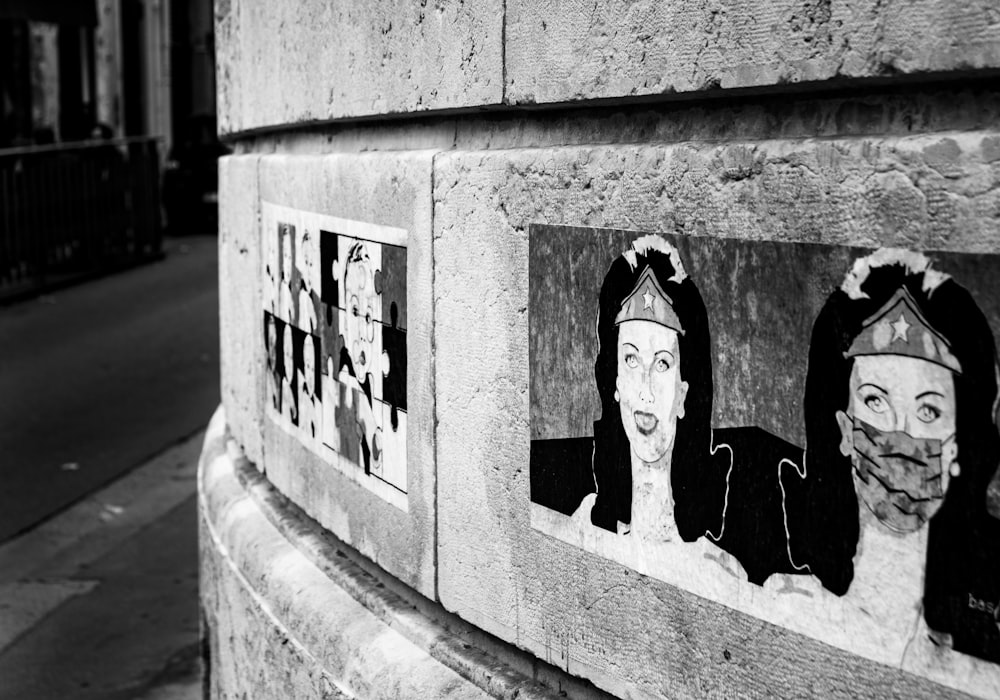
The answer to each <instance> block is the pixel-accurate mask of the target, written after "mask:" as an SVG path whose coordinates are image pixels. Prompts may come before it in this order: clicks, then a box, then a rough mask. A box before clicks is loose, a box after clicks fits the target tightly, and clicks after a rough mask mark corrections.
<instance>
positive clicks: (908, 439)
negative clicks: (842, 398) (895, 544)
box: [838, 355, 958, 532]
mask: <svg viewBox="0 0 1000 700" xmlns="http://www.w3.org/2000/svg"><path fill="white" fill-rule="evenodd" d="M955 413H956V405H955V381H954V375H953V374H952V372H951V370H949V369H947V368H945V367H942V366H941V365H938V364H936V363H933V362H929V361H927V360H922V359H920V358H917V357H907V356H902V355H867V356H860V357H855V358H854V368H853V369H852V370H851V379H850V402H849V404H848V412H847V415H846V416H844V415H843V414H839V415H838V421H839V422H840V428H841V438H842V442H841V451H842V452H843V454H844V455H845V456H850V457H852V459H853V463H854V469H855V477H856V481H855V483H856V486H857V488H858V492H859V494H860V495H861V497H862V499H863V500H864V501H865V503H866V504H867V505H868V507H869V508H870V509H871V510H872V512H873V513H874V514H875V515H876V517H878V519H879V520H880V521H882V522H883V523H884V524H885V525H887V526H888V527H890V528H892V529H893V530H896V531H898V532H911V531H913V530H916V529H917V528H919V527H920V526H921V525H923V524H924V522H926V521H927V520H929V519H930V518H931V516H933V515H934V513H936V512H937V510H938V508H939V507H940V506H941V504H942V503H943V499H944V494H945V492H946V491H947V490H948V480H949V476H950V470H951V468H952V464H953V463H955V462H956V460H957V457H958V448H957V446H956V444H955V439H954V438H955Z"/></svg>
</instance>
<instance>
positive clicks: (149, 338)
mask: <svg viewBox="0 0 1000 700" xmlns="http://www.w3.org/2000/svg"><path fill="white" fill-rule="evenodd" d="M217 244H218V241H217V239H216V237H215V236H208V237H193V238H184V239H179V240H172V241H167V243H166V245H165V248H166V252H167V258H166V259H165V260H164V261H162V262H157V263H153V264H149V265H145V266H143V267H139V268H136V269H133V270H130V271H128V272H124V273H121V274H118V275H114V276H111V277H107V278H104V279H100V280H96V281H92V282H88V283H86V284H83V285H79V286H77V287H72V288H69V289H65V290H61V291H59V292H57V293H55V294H53V295H51V296H48V297H43V298H42V299H39V300H34V301H27V302H22V303H19V304H16V305H13V306H9V307H6V308H0V391H3V395H4V396H6V397H7V401H6V402H5V403H4V405H3V406H2V407H0V454H2V455H3V458H2V460H0V470H2V472H0V473H2V475H3V485H4V488H3V489H0V699H2V700H6V699H7V698H10V699H12V700H13V699H19V700H20V699H22V698H31V699H32V700H46V699H47V698H52V699H56V698H81V699H84V700H88V699H90V698H93V699H94V700H97V699H101V700H117V699H122V700H124V699H125V698H137V699H140V700H189V699H191V700H193V699H194V698H199V697H201V652H200V643H199V638H200V637H199V629H198V624H199V613H198V556H197V499H196V496H195V492H196V486H195V474H196V467H197V458H198V454H199V452H200V448H201V433H202V431H203V430H204V428H205V426H206V425H207V424H208V421H209V418H210V417H211V415H212V413H213V411H214V410H215V408H216V407H217V405H218V402H219V367H218V363H219V353H218V337H219V336H218V310H217V309H218V285H217Z"/></svg>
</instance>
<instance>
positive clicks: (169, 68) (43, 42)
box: [0, 0, 223, 297]
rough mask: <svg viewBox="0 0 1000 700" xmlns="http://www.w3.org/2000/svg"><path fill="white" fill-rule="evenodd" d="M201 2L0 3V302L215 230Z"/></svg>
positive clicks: (211, 109) (210, 58) (215, 147)
mask: <svg viewBox="0 0 1000 700" xmlns="http://www.w3.org/2000/svg"><path fill="white" fill-rule="evenodd" d="M212 12H213V11H212V2H211V0H83V1H77V0H32V1H30V2H29V1H28V0H3V1H2V2H0V54H2V55H0V213H2V214H3V216H2V217H0V297H2V296H10V295H18V294H21V293H22V292H24V291H26V290H27V291H29V292H31V291H32V290H37V289H39V288H42V287H45V286H49V285H51V284H53V283H58V282H59V281H62V280H64V279H67V278H72V277H74V276H77V275H79V274H90V273H92V272H94V271H101V270H106V269H108V268H114V267H117V266H120V265H122V264H132V263H134V262H136V261H141V260H144V259H148V258H149V257H150V256H156V255H158V253H159V249H160V246H159V239H160V234H161V230H162V228H163V225H164V224H166V226H167V227H168V229H169V230H170V231H171V232H173V233H176V234H184V233H188V232H196V231H197V232H203V231H206V230H215V227H216V219H215V209H216V204H215V202H216V195H215V191H216V182H217V175H216V160H217V157H218V155H219V154H220V153H221V152H223V149H222V148H221V147H220V146H219V142H218V140H217V138H216V137H215V130H216V129H215V77H214V76H215V71H214V32H213V14H212Z"/></svg>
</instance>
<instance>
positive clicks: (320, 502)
mask: <svg viewBox="0 0 1000 700" xmlns="http://www.w3.org/2000/svg"><path fill="white" fill-rule="evenodd" d="M432 158H433V154H432V153H430V152H414V153H405V154H391V153H379V154H375V153H373V154H356V155H348V154H340V155H329V156H322V157H308V156H265V157H263V158H262V159H261V165H260V196H261V198H262V199H263V200H265V201H268V202H272V203H274V204H280V205H282V206H288V207H292V208H296V209H303V210H306V211H313V212H318V213H321V214H327V215H330V216H336V217H340V218H343V219H352V220H355V221H364V222H368V223H373V224H378V225H382V226H394V227H398V228H402V229H405V230H406V231H407V234H408V239H407V309H406V313H407V335H406V343H407V348H406V352H407V406H408V408H409V410H408V412H407V480H408V484H407V487H408V489H407V490H408V505H409V512H407V513H404V512H402V511H400V510H399V509H397V508H395V507H394V506H391V505H389V504H388V503H387V502H386V501H383V500H382V499H380V498H379V497H377V496H375V495H374V494H372V493H371V492H370V491H368V490H366V489H364V488H362V487H360V486H358V485H357V484H356V483H354V482H352V481H351V480H349V479H347V478H346V477H345V476H344V475H343V474H341V473H340V472H339V471H337V469H336V468H334V467H333V466H331V465H329V464H327V463H326V462H325V461H324V460H323V459H321V458H320V457H318V456H316V455H314V454H313V453H312V452H311V451H309V450H308V449H307V448H305V447H303V446H302V445H301V444H300V443H299V442H298V441H297V440H295V439H294V438H293V437H291V436H290V435H288V434H287V433H285V432H284V431H283V430H282V429H281V428H279V427H278V426H277V425H275V423H274V422H273V421H272V420H270V419H268V418H266V417H265V418H264V420H263V426H262V430H263V436H264V458H265V461H266V465H267V476H268V478H269V479H270V480H271V482H272V483H273V484H274V485H275V486H277V487H278V488H279V489H280V490H281V491H282V493H284V494H285V495H287V496H288V497H289V498H290V499H291V500H292V501H294V502H295V503H296V504H298V505H299V506H301V507H302V509H303V510H305V512H306V513H308V514H309V515H310V516H311V517H313V518H315V519H316V520H318V521H319V522H320V523H321V524H322V525H323V526H324V527H327V528H329V529H330V530H331V531H332V532H333V533H334V534H336V535H337V536H338V537H340V538H341V539H342V540H344V541H345V542H347V543H349V544H350V545H351V546H353V547H356V548H357V549H358V550H359V551H360V552H361V553H362V554H364V555H366V556H368V557H370V558H371V559H373V560H375V561H376V562H377V563H378V564H379V565H380V566H382V567H383V568H384V569H385V570H386V571H389V572H390V573H392V574H393V575H394V576H397V577H399V578H400V579H402V580H403V581H405V582H406V583H407V584H409V585H411V586H413V587H414V588H416V589H417V590H418V591H420V592H421V593H423V594H424V595H427V596H428V597H431V598H433V597H434V596H435V590H434V547H435V541H434V486H435V482H434V393H433V377H432V367H433V363H432V359H431V326H432V315H433V311H432V308H431V301H432V295H431V283H432V252H431V163H432ZM258 279H259V278H258ZM261 313H262V310H261V311H258V316H260V315H261ZM254 332H257V331H256V327H255V330H254ZM261 363H263V355H261Z"/></svg>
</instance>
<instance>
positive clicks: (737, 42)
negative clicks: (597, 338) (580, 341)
mask: <svg viewBox="0 0 1000 700" xmlns="http://www.w3.org/2000/svg"><path fill="white" fill-rule="evenodd" d="M216 34H217V42H218V50H217V66H218V67H217V71H218V79H219V94H218V98H219V99H218V110H219V130H220V132H221V133H223V134H234V133H238V132H241V131H247V130H253V129H260V128H266V127H281V126H283V125H287V124H304V123H309V122H316V121H325V120H339V119H350V118H355V117H365V116H375V115H385V114H400V113H420V112H428V111H438V110H447V109H456V108H474V107H489V106H503V105H522V104H538V105H545V104H553V103H564V102H570V103H572V102H578V101H583V100H594V99H609V98H633V97H658V96H664V95H675V94H688V95H692V96H693V95H695V94H696V93H698V92H699V91H705V90H716V89H718V88H722V89H728V88H761V87H763V88H768V89H776V90H781V91H784V90H785V89H786V88H784V87H782V86H785V85H788V84H792V83H815V84H822V83H836V82H838V81H843V80H848V79H862V80H871V79H875V80H879V81H883V82H899V81H901V80H903V79H912V78H915V77H921V76H924V77H930V76H934V75H954V74H956V73H959V72H961V73H967V74H975V73H977V72H979V73H984V72H986V71H996V70H998V69H1000V10H998V9H997V7H996V6H995V3H993V2H991V0H958V1H956V0H917V1H915V2H914V1H910V0H888V1H886V0H839V1H838V0H781V1H780V2H774V3H763V4H762V3H759V2H754V1H753V0H739V2H719V1H718V0H683V1H681V2H669V3H665V2H657V1H656V0H642V1H640V2H635V1H633V0H617V1H616V2H610V3H597V4H591V3H584V2H582V1H581V0H558V1H557V2H539V1H538V0H509V1H508V2H506V3H504V2H501V1H500V0H489V2H482V3H465V2H458V3H449V2H443V1H442V0H435V1H434V2H428V1H427V0H423V1H422V2H420V3H407V2H394V3H380V4H378V5H377V6H376V7H372V6H369V5H368V4H365V3H358V2H354V3H348V4H347V6H344V7H341V6H337V7H335V8H334V7H328V6H326V5H323V4H321V3H315V2H310V1H309V0H297V1H296V2H292V3H280V4H273V3H272V4H253V3H235V2H232V1H231V0H224V1H222V2H219V3H217V5H216ZM317 66H322V67H323V69H322V70H316V67H317ZM984 74H985V73H984Z"/></svg>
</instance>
